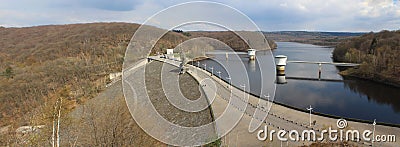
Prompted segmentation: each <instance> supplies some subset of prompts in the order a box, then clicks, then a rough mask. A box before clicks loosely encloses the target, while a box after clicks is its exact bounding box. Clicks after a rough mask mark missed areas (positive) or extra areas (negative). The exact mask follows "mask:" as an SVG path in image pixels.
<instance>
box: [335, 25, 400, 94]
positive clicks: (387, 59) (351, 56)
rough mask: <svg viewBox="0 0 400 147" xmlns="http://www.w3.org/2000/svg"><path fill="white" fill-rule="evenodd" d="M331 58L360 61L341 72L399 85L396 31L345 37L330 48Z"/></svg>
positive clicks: (399, 47)
mask: <svg viewBox="0 0 400 147" xmlns="http://www.w3.org/2000/svg"><path fill="white" fill-rule="evenodd" d="M333 58H334V60H335V61H340V62H353V63H361V66H360V67H359V68H357V69H349V70H346V71H345V72H342V73H343V74H344V75H350V76H355V77H359V78H365V79H370V80H373V81H379V82H383V83H386V84H392V85H396V86H400V65H399V63H400V31H382V32H379V33H369V34H365V35H363V36H361V37H358V38H353V39H351V40H348V41H345V42H343V43H341V44H339V45H337V46H336V48H335V50H334V52H333Z"/></svg>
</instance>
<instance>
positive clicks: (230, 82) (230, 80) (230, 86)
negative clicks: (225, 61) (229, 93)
mask: <svg viewBox="0 0 400 147" xmlns="http://www.w3.org/2000/svg"><path fill="white" fill-rule="evenodd" d="M226 79H227V80H228V83H229V89H231V90H232V78H231V77H226Z"/></svg>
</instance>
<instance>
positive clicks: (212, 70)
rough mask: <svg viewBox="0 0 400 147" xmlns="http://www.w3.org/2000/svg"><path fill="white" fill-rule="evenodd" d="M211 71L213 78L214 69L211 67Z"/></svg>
mask: <svg viewBox="0 0 400 147" xmlns="http://www.w3.org/2000/svg"><path fill="white" fill-rule="evenodd" d="M210 69H211V76H213V75H214V67H213V66H211V67H210Z"/></svg>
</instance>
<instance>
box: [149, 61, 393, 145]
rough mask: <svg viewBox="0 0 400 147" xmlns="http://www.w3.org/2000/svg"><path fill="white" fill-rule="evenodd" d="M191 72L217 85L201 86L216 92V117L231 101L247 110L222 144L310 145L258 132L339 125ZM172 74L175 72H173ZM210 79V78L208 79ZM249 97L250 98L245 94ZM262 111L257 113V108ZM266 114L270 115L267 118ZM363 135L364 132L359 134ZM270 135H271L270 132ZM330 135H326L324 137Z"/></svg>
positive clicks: (380, 130)
mask: <svg viewBox="0 0 400 147" xmlns="http://www.w3.org/2000/svg"><path fill="white" fill-rule="evenodd" d="M149 58H150V59H153V60H158V61H161V62H166V63H169V64H170V65H174V66H176V67H179V64H180V62H178V61H174V60H169V59H163V58H159V57H149ZM188 73H189V74H191V75H192V76H193V77H194V78H195V79H196V80H197V81H199V83H201V85H215V86H216V89H214V88H212V87H211V86H201V87H202V90H203V91H204V93H205V94H206V96H213V93H215V92H216V96H215V99H213V101H211V102H210V103H211V108H212V113H213V115H214V118H218V117H219V116H220V115H222V114H223V113H224V111H225V109H226V107H227V106H228V105H232V106H233V107H235V108H237V109H236V110H235V111H236V112H237V113H242V114H244V115H243V117H242V118H241V119H240V121H239V122H238V123H237V125H236V126H235V127H234V128H233V129H232V130H231V131H230V132H229V133H228V134H226V135H224V134H219V135H224V137H223V138H222V145H228V146H280V145H282V146H301V145H309V144H311V143H312V142H307V141H296V142H293V141H285V142H281V141H279V140H278V139H277V136H276V135H274V140H273V141H272V142H271V141H269V140H268V139H267V141H259V140H258V139H257V132H258V131H259V130H261V129H264V126H268V129H269V130H276V131H279V130H285V131H289V130H297V131H298V132H299V133H300V136H299V137H300V138H301V137H302V136H301V132H302V131H303V130H314V131H315V132H316V134H317V138H318V137H319V134H321V130H323V129H327V128H328V127H332V129H338V128H337V126H336V121H337V119H334V118H329V117H323V116H318V115H312V120H315V121H316V123H315V124H314V125H312V127H310V126H309V114H308V113H305V112H302V111H297V110H294V109H290V108H288V107H285V106H282V105H278V104H274V103H271V102H268V101H266V100H263V99H260V98H258V97H255V96H253V95H249V94H247V93H244V92H243V91H242V90H240V89H238V88H235V87H232V86H231V85H230V84H229V83H226V82H224V81H223V80H221V79H219V78H218V77H216V76H211V74H210V73H209V72H207V71H205V70H203V69H200V68H197V67H195V66H191V65H189V70H188ZM171 76H172V75H171ZM205 79H210V80H205ZM245 97H247V98H248V100H245V99H244V98H245ZM241 106H246V108H245V109H243V108H241ZM268 106H270V107H271V108H270V111H269V113H267V112H268V111H267V110H268V108H269V107H268ZM256 111H257V113H256V114H259V115H254V114H255V112H256ZM263 115H265V116H267V118H266V119H264V117H263ZM251 120H253V121H254V120H255V121H259V122H262V125H261V126H260V127H259V128H257V129H256V131H254V132H252V133H250V132H249V131H248V128H249V124H250V121H251ZM347 123H348V125H347V128H345V129H346V130H350V129H351V130H359V131H360V132H362V131H363V130H373V125H372V124H366V123H360V122H353V121H347ZM216 125H217V126H216V128H217V133H221V132H220V131H221V130H223V129H222V128H224V124H218V123H217V124H216ZM375 129H376V131H375V134H378V135H396V137H398V136H399V135H400V128H396V127H389V126H382V125H376V128H375ZM360 136H361V135H360ZM268 137H270V136H268ZM325 139H327V137H325ZM323 142H326V141H323ZM350 143H351V144H354V145H356V146H370V145H372V143H371V142H370V141H369V142H368V141H363V140H361V141H359V142H350ZM373 144H374V146H399V145H400V142H386V143H383V142H375V143H373Z"/></svg>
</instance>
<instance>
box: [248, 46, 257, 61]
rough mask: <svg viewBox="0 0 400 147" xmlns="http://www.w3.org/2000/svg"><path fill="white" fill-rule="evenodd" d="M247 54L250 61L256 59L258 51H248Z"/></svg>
mask: <svg viewBox="0 0 400 147" xmlns="http://www.w3.org/2000/svg"><path fill="white" fill-rule="evenodd" d="M247 54H248V55H249V58H250V60H254V59H256V50H255V49H248V50H247Z"/></svg>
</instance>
